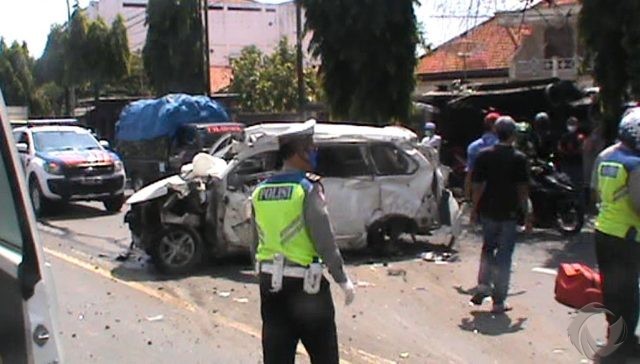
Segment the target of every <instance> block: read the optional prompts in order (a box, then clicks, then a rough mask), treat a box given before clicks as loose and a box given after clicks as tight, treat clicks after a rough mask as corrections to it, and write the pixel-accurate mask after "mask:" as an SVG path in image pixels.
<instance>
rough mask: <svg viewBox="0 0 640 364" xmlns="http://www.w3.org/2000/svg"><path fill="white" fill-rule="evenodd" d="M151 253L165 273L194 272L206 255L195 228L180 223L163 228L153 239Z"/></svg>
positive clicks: (161, 270)
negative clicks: (179, 224)
mask: <svg viewBox="0 0 640 364" xmlns="http://www.w3.org/2000/svg"><path fill="white" fill-rule="evenodd" d="M149 252H150V255H151V259H152V261H153V263H154V265H155V267H156V268H157V269H158V270H159V271H160V272H161V273H164V274H169V275H179V274H187V273H191V272H193V271H194V270H195V269H196V268H197V267H198V266H199V265H200V263H201V262H202V259H203V257H204V244H203V242H202V238H201V237H200V234H198V233H197V232H196V231H195V230H193V229H191V228H189V227H185V226H178V225H170V226H167V227H165V228H163V229H162V230H161V231H160V232H159V233H158V234H157V235H156V236H155V238H154V239H153V240H152V242H151V246H150V250H149Z"/></svg>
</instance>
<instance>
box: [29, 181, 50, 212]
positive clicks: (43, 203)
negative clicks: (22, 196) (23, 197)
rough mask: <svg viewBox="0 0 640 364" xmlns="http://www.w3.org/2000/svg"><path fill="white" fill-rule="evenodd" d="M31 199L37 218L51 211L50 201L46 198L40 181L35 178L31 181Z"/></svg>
mask: <svg viewBox="0 0 640 364" xmlns="http://www.w3.org/2000/svg"><path fill="white" fill-rule="evenodd" d="M29 197H31V204H32V205H33V212H34V213H35V215H36V217H43V216H44V215H46V213H47V212H48V211H49V205H50V201H49V199H47V198H46V197H45V196H44V194H43V193H42V190H40V185H39V184H38V181H37V180H36V179H35V178H34V177H31V178H30V179H29Z"/></svg>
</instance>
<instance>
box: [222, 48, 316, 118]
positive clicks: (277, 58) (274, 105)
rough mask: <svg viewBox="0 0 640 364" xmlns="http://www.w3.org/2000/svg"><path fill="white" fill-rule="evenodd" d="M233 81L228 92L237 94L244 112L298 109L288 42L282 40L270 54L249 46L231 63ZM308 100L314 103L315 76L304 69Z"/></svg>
mask: <svg viewBox="0 0 640 364" xmlns="http://www.w3.org/2000/svg"><path fill="white" fill-rule="evenodd" d="M231 66H232V68H233V82H232V84H231V87H230V91H231V92H234V93H238V94H239V95H240V107H241V108H242V110H244V111H254V112H255V111H257V112H283V111H291V110H294V109H295V108H296V107H297V82H296V80H297V78H296V55H295V51H294V49H293V48H292V47H291V46H289V44H288V42H287V39H286V38H282V39H281V40H280V42H279V43H278V46H277V47H276V49H275V50H274V51H273V53H272V54H271V55H265V54H263V53H262V52H261V51H260V50H259V49H258V48H257V47H255V46H250V47H246V48H244V49H243V50H242V51H241V52H240V56H239V57H238V58H236V59H234V60H233V61H232V63H231ZM304 79H305V86H306V92H305V95H307V97H308V98H307V101H316V100H317V98H318V89H319V87H318V85H317V77H316V73H315V72H314V71H313V70H310V69H309V70H305V75H304Z"/></svg>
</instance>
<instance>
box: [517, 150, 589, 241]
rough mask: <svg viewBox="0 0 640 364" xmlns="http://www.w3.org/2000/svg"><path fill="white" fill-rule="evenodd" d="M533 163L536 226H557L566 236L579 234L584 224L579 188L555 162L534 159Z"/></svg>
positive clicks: (531, 194)
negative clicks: (557, 167) (559, 169)
mask: <svg viewBox="0 0 640 364" xmlns="http://www.w3.org/2000/svg"><path fill="white" fill-rule="evenodd" d="M530 165H531V167H530V168H531V183H530V189H529V198H530V200H531V203H532V205H533V218H534V226H536V227H540V228H555V229H557V230H558V231H559V232H560V233H561V234H563V235H565V236H571V235H575V234H578V233H579V232H580V231H581V230H582V227H583V226H584V207H583V204H582V202H581V194H580V191H579V190H578V189H577V188H576V187H575V186H574V185H573V184H572V182H571V179H570V178H569V176H568V175H566V174H565V173H562V172H559V171H558V170H557V169H556V168H555V166H554V164H553V163H551V162H545V161H542V160H537V159H534V160H532V161H530Z"/></svg>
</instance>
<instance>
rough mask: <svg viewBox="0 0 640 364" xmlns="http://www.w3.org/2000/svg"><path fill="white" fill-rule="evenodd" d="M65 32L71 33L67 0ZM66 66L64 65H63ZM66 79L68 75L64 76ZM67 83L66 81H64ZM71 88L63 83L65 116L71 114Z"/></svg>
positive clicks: (69, 10)
mask: <svg viewBox="0 0 640 364" xmlns="http://www.w3.org/2000/svg"><path fill="white" fill-rule="evenodd" d="M67 33H71V6H70V5H69V0H67ZM65 68H66V67H65ZM65 78H67V80H68V77H65ZM65 83H67V82H65ZM73 94H74V92H73V88H72V87H70V86H69V85H65V88H64V100H65V103H64V104H65V105H64V107H65V109H66V110H65V111H66V113H67V116H71V114H73V106H72V104H73V102H72V101H71V100H72V99H73V97H74V95H73Z"/></svg>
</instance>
